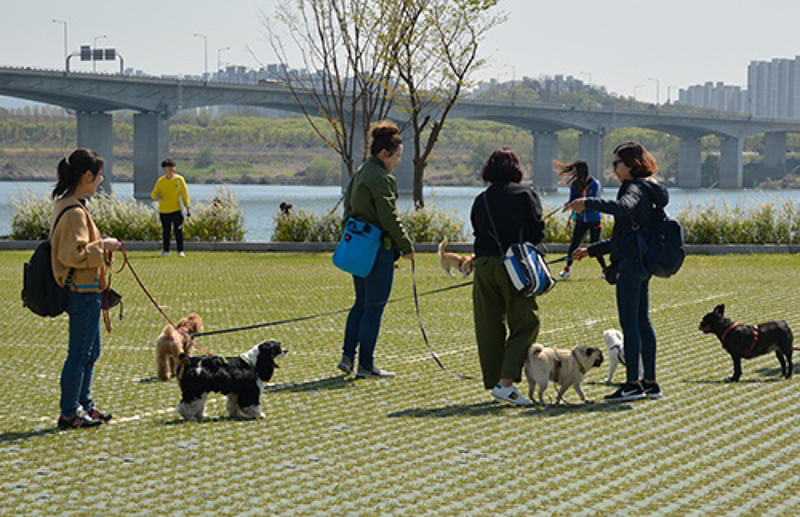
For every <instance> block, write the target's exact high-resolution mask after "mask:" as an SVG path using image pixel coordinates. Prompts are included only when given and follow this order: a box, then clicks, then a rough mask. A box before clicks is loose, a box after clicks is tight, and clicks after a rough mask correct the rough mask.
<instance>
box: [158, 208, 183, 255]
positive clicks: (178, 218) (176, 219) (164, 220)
mask: <svg viewBox="0 0 800 517" xmlns="http://www.w3.org/2000/svg"><path fill="white" fill-rule="evenodd" d="M159 215H160V216H161V228H162V229H163V230H164V251H167V252H168V251H169V238H170V230H171V229H172V227H173V226H174V227H175V243H176V244H177V245H178V252H181V251H183V214H182V213H181V212H180V210H179V211H177V212H170V213H168V214H159Z"/></svg>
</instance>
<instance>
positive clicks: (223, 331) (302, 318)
mask: <svg viewBox="0 0 800 517" xmlns="http://www.w3.org/2000/svg"><path fill="white" fill-rule="evenodd" d="M472 284H473V282H472V281H469V282H463V283H461V284H456V285H451V286H448V287H442V288H440V289H434V290H433V291H427V292H424V293H420V294H419V296H430V295H432V294H439V293H443V292H445V291H450V290H453V289H459V288H461V287H467V286H470V285H472ZM411 298H413V296H401V297H400V298H392V299H391V300H387V301H386V302H377V303H370V304H367V305H365V307H371V306H373V305H388V304H390V303H397V302H402V301H405V300H409V299H411ZM350 310H351V308H350V307H348V308H347V309H338V310H335V311H329V312H320V313H318V314H311V315H309V316H298V317H296V318H288V319H283V320H275V321H267V322H264V323H255V324H253V325H244V326H241V327H231V328H227V329H220V330H209V331H207V332H198V333H197V334H192V337H195V338H197V337H205V336H213V335H216V334H228V333H231V332H240V331H243V330H254V329H259V328H264V327H277V326H278V325H286V324H288V323H296V322H298V321H307V320H313V319H317V318H324V317H327V316H335V315H337V314H344V313H346V312H350Z"/></svg>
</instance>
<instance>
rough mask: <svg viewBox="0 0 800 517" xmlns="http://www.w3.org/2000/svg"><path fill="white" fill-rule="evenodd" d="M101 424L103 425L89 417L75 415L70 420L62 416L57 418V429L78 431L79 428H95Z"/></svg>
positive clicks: (100, 421)
mask: <svg viewBox="0 0 800 517" xmlns="http://www.w3.org/2000/svg"><path fill="white" fill-rule="evenodd" d="M102 423H103V421H102V420H95V419H94V418H91V417H89V415H75V416H73V417H71V418H67V417H65V416H64V415H61V416H60V417H58V428H59V429H80V428H81V427H97V426H98V425H100V424H102Z"/></svg>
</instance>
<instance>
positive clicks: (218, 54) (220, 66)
mask: <svg viewBox="0 0 800 517" xmlns="http://www.w3.org/2000/svg"><path fill="white" fill-rule="evenodd" d="M230 49H231V48H230V47H223V48H219V49H217V71H220V70H222V59H221V58H220V56H221V55H222V52H223V51H224V50H230Z"/></svg>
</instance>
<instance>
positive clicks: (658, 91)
mask: <svg viewBox="0 0 800 517" xmlns="http://www.w3.org/2000/svg"><path fill="white" fill-rule="evenodd" d="M647 80H648V81H655V82H656V106H658V105H659V104H660V103H661V81H659V80H658V79H654V78H652V77H650V78H648V79H647Z"/></svg>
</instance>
